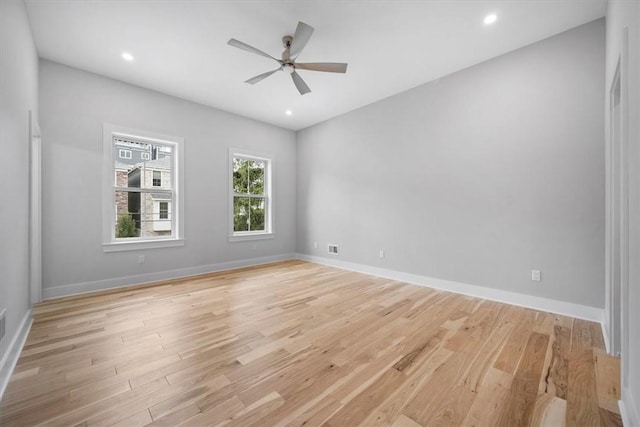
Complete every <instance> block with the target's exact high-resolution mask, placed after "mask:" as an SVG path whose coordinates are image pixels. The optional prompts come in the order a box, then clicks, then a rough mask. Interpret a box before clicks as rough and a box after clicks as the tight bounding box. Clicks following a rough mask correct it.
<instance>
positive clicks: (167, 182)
mask: <svg viewBox="0 0 640 427" xmlns="http://www.w3.org/2000/svg"><path fill="white" fill-rule="evenodd" d="M172 156H173V147H172V146H169V145H159V144H148V143H145V142H139V141H128V140H124V139H119V138H114V139H113V155H112V158H113V169H114V180H115V182H114V185H115V186H117V187H132V188H153V187H155V188H158V187H159V188H163V189H171V181H172V179H171V177H172V165H173V161H172Z"/></svg>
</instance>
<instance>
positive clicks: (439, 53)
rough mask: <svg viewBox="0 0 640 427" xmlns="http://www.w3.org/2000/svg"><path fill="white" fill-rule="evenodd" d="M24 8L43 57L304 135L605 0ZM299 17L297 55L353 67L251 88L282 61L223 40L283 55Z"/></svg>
mask: <svg viewBox="0 0 640 427" xmlns="http://www.w3.org/2000/svg"><path fill="white" fill-rule="evenodd" d="M27 10H28V13H29V17H30V20H31V25H32V29H33V33H34V37H35V41H36V47H37V49H38V52H39V54H40V56H41V57H42V58H46V59H50V60H53V61H57V62H61V63H63V64H67V65H71V66H74V67H77V68H81V69H83V70H87V71H91V72H94V73H98V74H102V75H105V76H108V77H111V78H114V79H118V80H122V81H125V82H128V83H132V84H135V85H139V86H143V87H146V88H149V89H154V90H157V91H160V92H164V93H167V94H170V95H174V96H178V97H180V98H184V99H188V100H191V101H195V102H199V103H201V104H205V105H209V106H212V107H216V108H220V109H222V110H226V111H230V112H233V113H237V114H240V115H243V116H246V117H251V118H254V119H257V120H261V121H264V122H268V123H272V124H275V125H278V126H282V127H285V128H289V129H293V130H298V129H302V128H305V127H307V126H310V125H313V124H315V123H319V122H321V121H324V120H327V119H329V118H331V117H335V116H337V115H340V114H343V113H345V112H347V111H350V110H353V109H356V108H358V107H361V106H364V105H367V104H370V103H372V102H375V101H377V100H380V99H382V98H385V97H388V96H391V95H394V94H396V93H399V92H402V91H404V90H407V89H410V88H412V87H415V86H418V85H420V84H422V83H425V82H428V81H431V80H434V79H437V78H439V77H442V76H444V75H447V74H450V73H452V72H454V71H457V70H460V69H463V68H466V67H469V66H471V65H473V64H477V63H479V62H482V61H485V60H487V59H489V58H492V57H495V56H497V55H500V54H503V53H506V52H509V51H511V50H514V49H517V48H519V47H522V46H525V45H527V44H530V43H533V42H535V41H538V40H541V39H543V38H546V37H549V36H551V35H554V34H557V33H559V32H562V31H564V30H568V29H570V28H573V27H576V26H578V25H581V24H584V23H587V22H590V21H592V20H594V19H597V18H600V17H602V16H604V13H605V0H566V1H565V0H553V1H551V0H539V1H528V0H511V1H483V0H467V1H454V0H448V1H415V0H412V1H397V0H396V1H380V0H378V1H344V0H343V1H268V0H264V1H238V0H236V1H219V0H216V1H179V0H172V1H166V0H163V1H154V0H142V1H132V0H120V1H95V0H94V1H78V0H67V1H59V0H27ZM488 13H496V14H497V15H498V21H497V22H496V23H495V24H494V25H492V26H484V24H483V22H482V21H483V18H484V16H485V15H487V14H488ZM299 20H300V21H304V22H306V23H308V24H309V25H311V26H313V27H314V28H315V33H314V34H313V36H312V38H311V40H310V41H309V43H308V44H307V47H306V48H305V50H304V51H303V52H302V54H301V55H300V57H299V60H300V62H348V63H349V68H348V70H347V74H345V75H342V74H333V73H318V72H314V71H304V70H302V71H300V72H299V73H300V75H301V76H302V77H303V78H304V79H305V81H306V82H307V84H308V85H309V86H310V88H311V90H312V92H311V93H309V94H307V95H304V96H301V95H299V94H298V92H297V90H296V89H295V86H294V85H293V83H292V81H291V78H290V76H289V75H287V74H285V73H280V72H278V73H276V74H274V75H272V76H271V77H269V78H267V79H266V80H263V81H262V82H260V83H258V84H256V85H255V86H251V85H249V84H246V83H244V80H246V79H248V78H250V77H253V76H255V75H257V74H260V73H263V72H265V71H269V70H273V69H275V68H277V64H275V63H274V62H273V61H272V60H270V59H268V58H264V57H262V56H258V55H254V54H251V53H248V52H245V51H242V50H239V49H236V48H233V47H231V46H228V45H227V44H226V43H227V40H229V39H230V38H232V37H233V38H236V39H238V40H241V41H243V42H246V43H248V44H251V45H253V46H255V47H257V48H259V49H261V50H263V51H265V52H267V53H269V54H271V55H273V56H275V57H280V54H281V52H282V50H283V48H282V44H281V39H282V36H284V35H287V34H293V32H294V30H295V27H296V24H297V22H298V21H299ZM123 51H128V52H131V53H132V54H133V55H134V57H135V60H134V61H133V62H125V61H124V60H122V58H121V54H122V52H123ZM287 109H291V110H292V111H293V115H292V116H286V115H285V110H287Z"/></svg>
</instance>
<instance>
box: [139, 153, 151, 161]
mask: <svg viewBox="0 0 640 427" xmlns="http://www.w3.org/2000/svg"><path fill="white" fill-rule="evenodd" d="M140 158H141V159H142V160H151V154H149V153H141V154H140Z"/></svg>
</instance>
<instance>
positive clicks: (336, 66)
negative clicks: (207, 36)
mask: <svg viewBox="0 0 640 427" xmlns="http://www.w3.org/2000/svg"><path fill="white" fill-rule="evenodd" d="M311 34H313V27H312V26H310V25H307V24H305V23H304V22H298V26H297V27H296V32H295V34H294V35H293V36H284V37H283V38H282V45H283V46H284V52H282V59H281V60H280V59H276V58H274V57H273V56H271V55H269V54H268V53H265V52H263V51H261V50H260V49H257V48H255V47H253V46H250V45H248V44H246V43H243V42H241V41H239V40H236V39H230V40H229V41H228V42H227V44H229V45H231V46H233V47H237V48H238V49H242V50H246V51H247V52H252V53H255V54H257V55H261V56H264V57H266V58H271V59H273V60H274V61H276V62H277V63H278V64H280V66H279V67H278V68H276V69H275V70H273V71H267V72H266V73H263V74H259V75H257V76H255V77H252V78H250V79H249V80H246V81H245V83H249V84H252V85H253V84H256V83H258V82H259V81H262V80H264V79H266V78H267V77H269V76H270V75H271V74H273V73H275V72H276V71H281V70H282V71H284V72H286V73H289V74H291V79H292V80H293V84H295V85H296V88H297V89H298V92H300V95H304V94H305V93H309V92H311V89H309V86H307V84H306V83H305V82H304V80H302V77H300V75H299V74H298V73H297V72H296V70H311V71H324V72H327V73H346V72H347V64H344V63H340V62H309V63H301V62H296V58H297V57H298V55H300V52H302V49H304V47H305V46H306V45H307V42H308V41H309V39H310V38H311Z"/></svg>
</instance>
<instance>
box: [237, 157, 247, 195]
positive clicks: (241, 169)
mask: <svg viewBox="0 0 640 427" xmlns="http://www.w3.org/2000/svg"><path fill="white" fill-rule="evenodd" d="M248 164H249V161H248V160H245V159H238V158H235V157H234V159H233V192H234V193H241V194H246V193H248V192H249V177H248V169H247V167H248Z"/></svg>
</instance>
